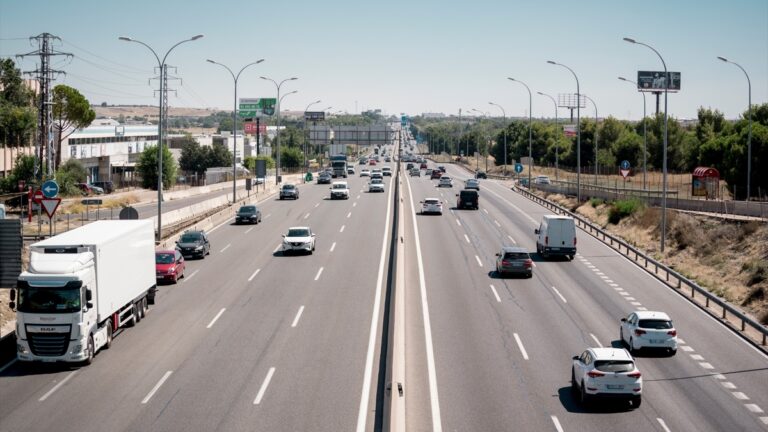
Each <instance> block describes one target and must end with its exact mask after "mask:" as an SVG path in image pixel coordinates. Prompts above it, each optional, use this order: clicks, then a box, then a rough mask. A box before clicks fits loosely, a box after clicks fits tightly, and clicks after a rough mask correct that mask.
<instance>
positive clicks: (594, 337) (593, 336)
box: [589, 333, 603, 348]
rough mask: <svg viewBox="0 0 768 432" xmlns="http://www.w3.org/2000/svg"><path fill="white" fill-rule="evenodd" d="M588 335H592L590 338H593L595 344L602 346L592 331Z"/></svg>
mask: <svg viewBox="0 0 768 432" xmlns="http://www.w3.org/2000/svg"><path fill="white" fill-rule="evenodd" d="M589 335H590V336H592V340H594V341H595V342H596V343H597V346H599V347H600V348H602V347H603V344H601V343H600V340H599V339H598V338H597V336H595V335H593V334H592V333H590V334H589Z"/></svg>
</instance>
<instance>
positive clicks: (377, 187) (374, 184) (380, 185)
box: [368, 178, 384, 192]
mask: <svg viewBox="0 0 768 432" xmlns="http://www.w3.org/2000/svg"><path fill="white" fill-rule="evenodd" d="M368 192H384V181H382V180H381V179H380V178H372V179H371V182H370V183H368Z"/></svg>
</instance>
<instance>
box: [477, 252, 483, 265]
mask: <svg viewBox="0 0 768 432" xmlns="http://www.w3.org/2000/svg"><path fill="white" fill-rule="evenodd" d="M475 259H476V260H477V265H479V266H480V267H482V266H483V262H482V261H480V257H479V256H477V255H475Z"/></svg>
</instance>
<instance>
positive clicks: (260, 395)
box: [253, 367, 275, 405]
mask: <svg viewBox="0 0 768 432" xmlns="http://www.w3.org/2000/svg"><path fill="white" fill-rule="evenodd" d="M274 373H275V368H274V367H271V368H269V372H267V377H266V378H264V382H263V383H261V388H260V389H259V393H258V394H256V399H254V400H253V404H254V405H258V404H260V403H261V398H263V397H264V393H265V392H266V391H267V387H269V382H270V381H272V375H274Z"/></svg>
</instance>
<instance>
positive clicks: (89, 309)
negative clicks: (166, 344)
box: [11, 220, 157, 365]
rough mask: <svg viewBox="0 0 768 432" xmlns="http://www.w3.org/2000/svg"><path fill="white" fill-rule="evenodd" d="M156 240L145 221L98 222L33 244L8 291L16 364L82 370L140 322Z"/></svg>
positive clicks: (149, 293) (151, 292) (150, 288)
mask: <svg viewBox="0 0 768 432" xmlns="http://www.w3.org/2000/svg"><path fill="white" fill-rule="evenodd" d="M154 235H155V233H154V228H153V225H152V222H151V221H149V220H114V221H97V222H93V223H91V224H88V225H85V226H83V227H80V228H76V229H74V230H71V231H68V232H65V233H63V234H59V235H56V236H53V237H51V238H49V239H46V240H43V241H40V242H37V243H34V244H33V245H31V246H30V257H29V268H28V269H27V271H25V272H23V273H22V274H21V275H19V278H18V281H17V284H16V289H15V290H12V291H11V308H15V309H16V339H17V353H16V355H17V358H18V360H20V361H23V362H35V361H37V362H70V363H83V364H86V365H87V364H90V363H91V361H93V356H94V355H95V353H96V352H98V350H99V349H100V348H109V346H110V345H111V343H112V336H113V335H114V334H115V332H117V331H118V329H121V328H123V327H127V326H132V325H134V324H136V323H138V322H139V321H140V320H141V319H142V318H143V317H144V315H145V314H146V312H147V310H148V308H149V307H148V304H153V303H154V299H155V293H156V291H157V285H156V280H155V242H154Z"/></svg>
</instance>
